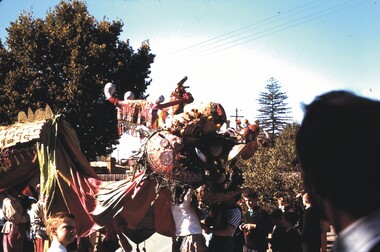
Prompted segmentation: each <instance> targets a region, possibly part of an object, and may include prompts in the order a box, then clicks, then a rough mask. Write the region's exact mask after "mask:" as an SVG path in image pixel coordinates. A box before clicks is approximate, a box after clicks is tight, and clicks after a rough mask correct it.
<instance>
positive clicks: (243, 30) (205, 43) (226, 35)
mask: <svg viewBox="0 0 380 252" xmlns="http://www.w3.org/2000/svg"><path fill="white" fill-rule="evenodd" d="M324 2H329V0H326V1H324ZM316 3H317V4H318V5H319V4H320V3H319V2H316V1H311V2H308V3H306V4H303V5H300V6H297V7H295V8H292V9H290V10H286V11H282V12H281V13H282V15H281V16H280V18H283V13H285V14H287V15H288V14H291V13H294V12H296V11H301V10H302V11H304V10H303V9H304V8H305V7H309V8H311V7H310V5H311V6H313V5H315V4H316ZM292 15H294V14H292ZM278 18H279V15H278V14H276V15H273V16H270V17H268V18H265V19H264V20H260V21H258V22H255V23H252V24H249V25H246V26H243V27H240V28H238V29H236V30H232V31H229V32H226V33H224V34H221V35H218V36H216V37H213V38H210V39H207V40H204V41H201V42H199V43H196V44H193V45H190V46H187V47H185V48H181V49H179V50H176V51H174V52H171V53H169V54H166V55H164V56H163V57H165V56H170V55H173V54H177V53H180V52H183V51H187V50H190V49H192V48H195V47H204V46H208V45H209V44H214V43H218V42H219V41H223V40H225V39H226V38H230V37H233V36H237V35H241V34H244V33H247V32H250V30H248V29H251V28H252V27H255V26H259V25H263V24H266V23H268V22H269V23H270V22H271V21H273V20H275V19H278Z"/></svg>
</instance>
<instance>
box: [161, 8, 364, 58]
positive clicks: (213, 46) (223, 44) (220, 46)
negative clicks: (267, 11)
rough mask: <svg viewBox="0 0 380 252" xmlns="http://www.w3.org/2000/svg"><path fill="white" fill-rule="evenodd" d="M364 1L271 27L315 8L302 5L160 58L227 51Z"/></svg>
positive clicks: (315, 12)
mask: <svg viewBox="0 0 380 252" xmlns="http://www.w3.org/2000/svg"><path fill="white" fill-rule="evenodd" d="M366 1H368V0H364V1H363V0H362V1H359V2H354V3H353V2H352V1H351V0H348V1H344V2H342V3H339V4H336V5H334V6H330V7H328V8H324V9H322V10H317V11H314V12H312V13H306V14H304V15H303V16H302V17H299V18H296V19H293V20H291V21H289V22H286V23H283V24H280V25H275V26H272V24H275V22H278V21H279V20H282V19H286V18H289V17H291V16H294V15H295V14H298V12H302V13H304V12H305V11H306V10H309V9H311V8H314V7H315V6H314V7H313V3H314V2H313V3H307V4H304V5H301V6H298V7H296V8H293V9H291V10H289V11H286V12H283V13H289V14H287V15H275V16H271V17H269V18H266V19H264V20H262V21H259V22H257V23H254V24H250V25H247V26H244V27H242V28H239V29H237V30H234V31H230V32H228V33H225V34H223V35H220V36H217V37H214V38H211V39H208V40H205V41H203V42H200V43H196V44H194V45H192V46H188V47H185V48H183V49H180V50H177V51H175V52H173V53H169V54H166V55H164V56H161V57H166V56H171V55H174V54H178V53H181V52H182V53H184V52H186V51H190V52H191V53H189V55H187V56H192V57H193V56H196V55H208V54H213V53H217V52H220V51H224V50H227V49H229V48H232V47H235V46H238V45H241V44H244V43H248V42H251V41H253V40H257V39H260V38H263V37H266V36H269V35H271V34H274V33H277V32H281V31H284V30H287V29H290V28H292V27H295V26H298V25H301V24H304V23H306V22H310V21H312V20H315V19H318V18H321V17H323V16H326V15H329V14H332V13H334V12H337V11H342V10H344V9H347V8H350V7H352V6H354V5H357V4H361V3H363V2H366ZM326 2H329V1H326ZM318 6H322V4H319V5H318ZM294 12H296V13H294ZM291 13H293V14H291ZM276 19H277V20H276ZM262 24H264V25H267V26H269V27H268V28H265V30H261V31H256V30H254V31H255V32H254V33H251V34H250V35H247V36H244V37H238V35H241V34H244V33H247V32H250V31H251V30H249V31H244V30H247V29H248V28H252V27H255V26H258V25H262ZM270 26H272V27H270ZM241 31H243V32H241ZM234 37H238V38H236V39H234V40H232V41H231V40H228V39H231V38H232V39H233V38H234ZM205 47H208V48H205ZM203 48H205V49H203Z"/></svg>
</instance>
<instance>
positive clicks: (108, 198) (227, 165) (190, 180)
mask: <svg viewBox="0 0 380 252" xmlns="http://www.w3.org/2000/svg"><path fill="white" fill-rule="evenodd" d="M186 80H187V78H186V77H185V78H184V79H182V80H181V81H180V82H179V83H178V84H177V86H176V88H175V90H174V91H173V92H172V93H171V95H170V100H169V102H167V103H164V98H163V97H162V96H161V97H159V99H157V101H156V102H148V101H146V100H135V99H134V97H133V94H132V93H130V92H127V93H126V95H125V98H124V100H118V99H116V98H115V97H113V93H114V91H115V87H114V85H113V84H112V83H108V84H107V85H105V89H104V94H105V96H106V99H107V100H109V102H111V103H112V104H114V105H115V107H116V114H117V117H118V132H119V134H120V135H123V134H128V135H130V136H133V137H138V138H139V139H141V145H139V146H138V148H137V149H136V151H135V152H134V153H133V155H132V156H131V157H130V158H131V159H133V160H135V163H134V173H133V176H132V178H131V179H126V180H121V181H117V182H105V181H102V180H101V179H100V178H99V177H98V176H97V174H96V173H95V172H94V170H93V169H92V167H91V166H90V163H89V162H88V161H87V160H86V159H85V157H84V156H83V154H82V152H81V150H80V147H79V142H78V139H77V137H76V134H75V131H74V130H73V128H72V127H71V126H70V125H69V124H68V123H67V122H66V121H65V120H64V116H61V115H54V114H53V113H52V112H51V110H50V108H49V107H47V108H46V109H44V110H42V109H40V110H37V111H36V112H32V111H29V112H28V115H26V114H25V113H20V115H19V117H18V121H17V122H16V123H15V124H13V125H9V126H0V148H1V155H0V189H2V190H6V189H9V188H11V187H14V186H18V187H20V188H22V187H25V186H27V185H28V184H29V183H31V181H32V180H33V179H35V178H36V176H39V181H40V185H41V195H40V199H41V200H43V201H44V202H45V211H46V214H47V215H50V214H52V213H54V212H58V211H69V212H72V213H73V214H74V215H75V216H77V217H78V218H76V221H77V228H78V235H79V236H81V237H85V236H88V235H89V234H91V233H94V232H101V233H103V234H104V239H103V241H118V242H119V244H120V246H121V247H122V248H123V249H124V250H125V251H130V250H131V249H132V247H131V245H130V243H129V241H128V239H129V240H132V241H133V242H135V243H137V244H138V243H140V242H142V241H144V240H146V239H148V238H149V237H150V236H151V235H153V234H154V233H156V232H157V233H159V234H162V235H164V236H169V237H173V238H174V237H175V224H174V220H173V216H172V213H171V205H172V203H173V198H174V197H175V195H174V194H175V193H174V192H176V191H178V188H179V189H181V188H188V187H192V188H194V189H197V192H198V195H197V198H198V200H199V202H202V204H203V206H204V207H206V208H207V207H211V206H212V205H213V204H217V203H219V202H222V201H223V200H225V199H226V198H229V197H233V196H234V195H236V194H237V193H240V192H241V187H242V183H243V178H242V170H241V168H240V167H238V166H237V162H236V161H237V160H238V159H239V158H242V159H249V158H251V157H252V156H253V155H254V153H255V152H256V150H257V149H258V147H259V145H260V143H261V141H262V139H259V137H258V136H259V135H260V128H259V127H258V125H256V124H251V125H247V127H244V128H242V129H241V130H239V131H237V130H234V129H227V130H224V131H222V130H221V127H222V125H223V124H224V123H226V120H227V118H226V114H225V111H224V108H223V106H222V105H221V104H219V103H215V102H199V103H195V102H194V99H193V97H192V95H191V93H189V92H187V88H189V87H186V86H184V85H183V84H184V82H185V81H186ZM15 181H17V183H16V182H15ZM177 197H178V195H177ZM127 238H128V239H127ZM100 249H101V248H100V247H99V249H98V251H101V250H100Z"/></svg>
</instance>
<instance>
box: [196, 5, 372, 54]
mask: <svg viewBox="0 0 380 252" xmlns="http://www.w3.org/2000/svg"><path fill="white" fill-rule="evenodd" d="M367 1H368V0H362V1H360V2H357V3H354V4H351V5H348V6H345V7H343V8H341V9H338V10H331V9H336V8H338V7H340V5H344V4H345V3H352V1H351V0H348V1H346V2H345V3H343V4H340V5H339V6H338V5H336V6H334V7H332V8H330V9H327V11H325V10H324V11H321V12H316V13H313V14H312V15H311V16H304V17H302V18H298V19H295V20H292V21H290V22H288V23H285V24H281V25H277V26H275V27H272V28H269V29H267V30H266V31H262V32H257V33H254V34H252V35H249V36H246V37H243V38H240V39H236V40H234V41H232V43H233V42H237V43H235V44H232V45H228V44H230V43H224V44H222V45H219V46H215V47H214V48H211V50H213V51H209V50H208V51H203V54H201V53H202V52H200V53H197V54H198V55H202V56H204V55H209V54H214V53H217V52H219V51H222V50H223V51H224V50H227V49H229V48H232V47H236V46H239V45H242V44H245V43H248V42H251V41H254V40H257V39H260V38H263V37H266V36H269V35H271V34H274V33H278V32H281V31H284V30H288V29H290V28H292V27H295V26H298V25H302V24H304V23H307V22H310V21H312V20H316V19H319V18H321V17H324V16H327V15H329V14H332V13H334V12H337V11H342V10H344V9H347V8H350V7H352V6H354V5H357V4H361V3H363V2H367ZM329 10H330V11H329ZM320 13H321V14H320ZM318 14H320V15H318ZM297 21H299V22H297ZM283 26H285V27H284V28H280V27H283ZM278 28H280V29H278ZM272 30H273V31H272ZM268 31H271V32H268ZM262 33H263V34H262ZM259 34H262V35H261V36H256V37H254V35H259ZM252 37H253V38H252ZM244 39H247V40H244ZM241 40H244V41H241ZM239 41H241V42H239ZM224 45H227V46H226V47H223V48H221V49H217V48H220V47H222V46H224ZM215 49H217V50H215ZM192 56H194V54H192Z"/></svg>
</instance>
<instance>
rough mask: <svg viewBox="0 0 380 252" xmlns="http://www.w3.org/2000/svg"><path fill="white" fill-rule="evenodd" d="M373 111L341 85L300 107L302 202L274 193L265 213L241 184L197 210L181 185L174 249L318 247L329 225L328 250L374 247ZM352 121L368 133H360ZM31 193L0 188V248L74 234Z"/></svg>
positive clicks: (379, 216) (359, 251)
mask: <svg viewBox="0 0 380 252" xmlns="http://www.w3.org/2000/svg"><path fill="white" fill-rule="evenodd" d="M379 117H380V102H378V101H374V100H370V99H367V98H364V97H360V96H357V95H355V94H352V93H350V92H346V91H333V92H329V93H326V94H324V95H321V96H319V97H317V98H316V99H315V100H314V101H313V102H312V103H311V104H310V105H308V106H306V113H305V117H304V120H303V122H302V124H301V127H300V130H299V132H298V134H297V138H296V147H297V152H298V156H299V159H300V162H301V167H302V175H303V180H304V185H305V190H306V191H305V193H304V194H302V195H301V196H302V205H303V207H302V208H300V207H297V206H294V205H293V206H292V205H291V204H288V201H287V199H286V198H285V197H279V198H278V204H279V205H278V208H277V209H275V210H273V211H271V212H270V213H268V212H267V211H266V210H265V209H263V208H262V207H261V206H260V205H259V204H258V196H259V195H258V194H257V192H256V191H255V190H254V189H252V188H248V189H245V190H243V192H242V193H241V194H236V195H233V197H229V198H226V199H225V200H224V201H223V202H220V203H219V204H215V206H213V207H212V209H208V211H207V210H206V211H200V210H201V209H199V206H200V204H199V202H196V200H194V201H193V194H194V191H193V189H192V188H190V187H189V188H181V190H180V191H179V193H178V195H182V196H181V197H176V199H177V200H176V201H175V202H173V207H172V213H173V219H174V221H175V224H176V235H177V240H176V242H175V246H174V248H175V251H181V252H192V251H195V252H201V251H210V252H216V251H218V252H219V251H221V252H235V251H244V252H267V250H268V249H269V248H270V249H271V250H272V251H273V252H276V251H277V252H301V251H302V252H305V251H306V252H314V251H315V252H321V251H322V252H323V251H326V230H327V228H328V227H329V226H330V224H331V225H332V226H333V227H334V229H335V231H336V233H337V234H338V236H337V238H336V241H335V243H334V247H333V251H335V252H350V251H355V252H379V251H380V197H378V195H377V193H378V192H379V191H380V183H379V182H378V176H377V174H378V168H379V164H380V160H379V159H380V155H379V148H378V146H379V143H380V131H379V129H380V120H379ZM358 123H360V124H361V125H365V129H366V131H367V132H368V134H369V135H368V136H363V135H360V134H361V133H363V132H362V129H363V128H362V127H358ZM358 134H359V135H358ZM31 199H33V197H32V196H30V195H29V196H28V195H25V193H21V192H19V191H17V190H8V191H6V192H3V193H2V213H3V218H4V223H2V225H3V227H2V232H1V233H2V236H3V237H2V241H3V250H4V251H5V252H8V251H29V250H28V249H29V248H28V245H27V243H26V241H28V240H29V241H30V240H31V241H32V242H33V245H34V246H32V250H30V251H38V252H39V251H42V250H39V249H40V248H39V245H38V244H44V242H45V241H48V242H49V243H50V245H48V246H50V249H49V252H53V251H67V247H68V246H69V244H71V243H72V242H73V241H74V240H75V238H76V231H75V218H74V216H73V215H72V214H70V213H64V212H60V213H56V214H53V215H52V216H50V217H49V218H48V219H47V220H44V215H43V213H41V206H40V203H39V202H38V201H37V200H36V199H38V196H37V197H36V198H35V201H33V200H31ZM299 199H301V197H300V198H299ZM194 202H196V203H198V204H194ZM239 202H244V204H245V205H239ZM203 210H204V209H203ZM197 211H199V213H197ZM45 225H46V226H45ZM28 234H29V235H28ZM41 246H43V245H41ZM46 248H47V247H46V246H45V249H46Z"/></svg>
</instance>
